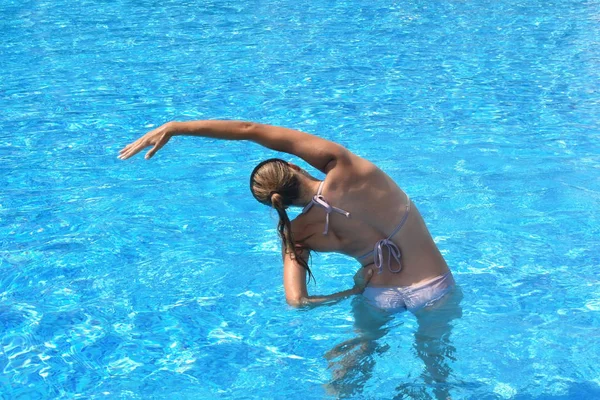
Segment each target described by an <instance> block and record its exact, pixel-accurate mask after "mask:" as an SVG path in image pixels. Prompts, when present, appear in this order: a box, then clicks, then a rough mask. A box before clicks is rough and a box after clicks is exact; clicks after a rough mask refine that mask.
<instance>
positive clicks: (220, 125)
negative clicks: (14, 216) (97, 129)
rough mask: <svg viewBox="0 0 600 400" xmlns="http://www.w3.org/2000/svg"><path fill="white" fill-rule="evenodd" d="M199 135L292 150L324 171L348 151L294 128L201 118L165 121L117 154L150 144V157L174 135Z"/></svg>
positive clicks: (125, 156)
mask: <svg viewBox="0 0 600 400" xmlns="http://www.w3.org/2000/svg"><path fill="white" fill-rule="evenodd" d="M178 135H189V136H202V137H207V138H214V139H222V140H250V141H253V142H255V143H258V144H260V145H262V146H264V147H267V148H269V149H272V150H276V151H281V152H284V153H288V154H293V155H295V156H298V157H300V158H302V159H303V160H304V161H306V162H307V163H309V164H310V165H312V166H313V167H315V168H317V169H318V170H320V171H322V172H324V173H327V172H329V171H330V170H331V169H332V168H333V167H334V166H335V165H337V164H338V162H348V161H349V159H350V155H351V153H350V152H349V151H348V150H347V149H346V148H344V147H343V146H341V145H339V144H337V143H334V142H331V141H329V140H325V139H323V138H319V137H317V136H314V135H311V134H309V133H306V132H302V131H298V130H295V129H289V128H283V127H279V126H274V125H266V124H259V123H254V122H244V121H223V120H204V121H188V122H168V123H166V124H164V125H162V126H160V127H158V128H156V129H154V130H152V131H150V132H148V133H147V134H145V135H144V136H142V137H141V138H139V139H138V140H136V141H135V142H133V143H131V144H129V145H127V146H125V148H123V149H122V150H121V151H120V154H119V158H121V159H122V160H126V159H128V158H130V157H132V156H134V155H136V154H137V153H139V152H140V151H142V150H143V149H145V148H147V147H149V146H152V149H150V151H148V153H147V154H146V159H149V158H151V157H152V156H154V154H156V152H157V151H158V150H160V149H161V148H162V147H163V146H164V145H165V144H167V142H168V141H169V140H170V139H171V138H172V137H173V136H178Z"/></svg>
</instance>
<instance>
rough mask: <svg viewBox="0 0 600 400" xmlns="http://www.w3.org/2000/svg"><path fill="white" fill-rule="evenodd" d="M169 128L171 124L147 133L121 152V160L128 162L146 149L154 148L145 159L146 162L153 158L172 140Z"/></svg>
mask: <svg viewBox="0 0 600 400" xmlns="http://www.w3.org/2000/svg"><path fill="white" fill-rule="evenodd" d="M169 127H170V125H169V123H166V124H164V125H161V126H159V127H158V128H156V129H154V130H151V131H150V132H148V133H146V134H145V135H144V136H142V137H141V138H139V139H138V140H136V141H135V142H133V143H130V144H128V145H127V146H125V147H124V148H123V149H122V150H121V151H119V158H120V159H121V160H127V159H128V158H129V157H133V156H135V155H136V154H137V153H139V152H140V151H142V150H144V149H145V148H146V147H149V146H154V147H152V149H150V151H149V152H148V153H146V157H145V158H146V160H148V159H150V158H152V156H154V154H156V152H157V151H158V150H160V149H161V148H162V147H163V146H164V145H165V144H167V142H168V141H169V139H171V137H172V136H173V134H172V132H171V130H170V129H169Z"/></svg>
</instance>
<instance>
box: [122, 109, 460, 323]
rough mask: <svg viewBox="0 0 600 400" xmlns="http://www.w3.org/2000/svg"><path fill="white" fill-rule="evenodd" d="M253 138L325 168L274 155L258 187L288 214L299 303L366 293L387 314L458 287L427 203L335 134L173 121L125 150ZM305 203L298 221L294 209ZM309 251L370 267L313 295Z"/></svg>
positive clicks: (283, 232) (288, 245)
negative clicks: (429, 221)
mask: <svg viewBox="0 0 600 400" xmlns="http://www.w3.org/2000/svg"><path fill="white" fill-rule="evenodd" d="M176 135H192V136H203V137H209V138H215V139H225V140H251V141H253V142H256V143H258V144H260V145H262V146H264V147H267V148H269V149H273V150H276V151H280V152H285V153H289V154H293V155H295V156H298V157H300V158H302V159H303V160H305V161H306V162H307V163H309V164H310V165H312V166H313V167H314V168H316V169H318V170H320V171H321V172H323V173H324V174H326V177H325V179H324V180H323V181H319V180H317V179H315V178H314V177H312V176H311V175H309V174H308V173H307V172H305V171H304V170H302V169H301V168H299V167H298V166H296V165H294V164H292V163H288V162H286V161H283V160H280V159H270V160H266V161H263V162H261V163H260V164H258V165H257V166H256V168H255V169H254V171H253V172H252V174H251V176H250V189H251V191H252V194H253V195H254V197H255V198H256V199H257V200H258V201H259V202H261V203H263V204H265V205H268V206H271V207H273V208H274V209H275V210H277V213H278V214H279V225H278V231H279V234H280V236H281V239H282V243H283V281H284V288H285V297H286V300H287V302H288V303H289V304H290V305H292V306H296V307H299V306H306V305H317V304H321V303H325V302H331V301H337V300H340V299H343V298H345V297H348V296H351V295H355V294H360V293H362V294H363V296H364V298H365V299H366V300H367V302H368V303H370V304H371V305H372V306H375V307H376V308H377V309H380V310H384V311H387V312H392V313H393V312H398V311H404V310H409V311H412V312H417V311H418V310H421V309H424V308H426V307H428V306H431V305H433V304H434V303H435V302H436V301H439V300H440V299H442V298H443V297H444V296H446V295H447V294H448V293H450V292H452V289H453V288H454V286H455V283H454V279H453V277H452V274H451V272H450V270H449V269H448V266H447V265H446V262H445V261H444V258H443V257H442V255H441V254H440V251H439V250H438V248H437V246H436V244H435V243H434V241H433V239H432V237H431V235H430V234H429V231H428V230H427V227H426V226H425V222H424V221H423V218H422V217H421V214H420V213H419V210H418V209H417V208H416V207H415V205H414V204H413V203H412V202H411V200H410V199H409V197H408V196H407V195H406V194H405V193H404V192H403V191H402V190H401V189H400V188H399V187H398V186H397V185H396V184H395V183H394V181H393V180H392V179H391V178H390V177H389V176H388V175H386V174H385V173H384V172H383V171H381V170H380V169H379V168H377V167H376V166H375V165H374V164H372V163H371V162H369V161H367V160H365V159H363V158H361V157H358V156H357V155H355V154H353V153H351V152H350V151H348V150H347V149H346V148H344V147H343V146H341V145H339V144H336V143H333V142H331V141H328V140H325V139H322V138H319V137H316V136H313V135H310V134H308V133H305V132H300V131H297V130H293V129H287V128H282V127H277V126H270V125H264V124H258V123H251V122H239V121H191V122H169V123H167V124H164V125H162V126H161V127H159V128H157V129H154V130H152V131H150V132H148V133H147V134H146V135H144V136H143V137H141V138H140V139H138V140H137V141H135V142H133V143H131V144H129V145H128V146H126V147H125V148H124V149H122V150H121V152H120V155H119V158H121V159H122V160H125V159H128V158H130V157H132V156H134V155H135V154H137V153H139V152H140V151H142V150H143V149H145V148H147V147H149V146H152V149H150V151H148V153H147V154H146V159H149V158H151V157H152V156H154V154H156V152H157V151H158V150H160V149H161V148H162V147H163V146H164V145H165V144H166V143H167V142H168V141H169V140H170V139H171V137H173V136H176ZM289 206H298V207H304V209H303V211H302V213H301V214H300V215H299V216H298V217H297V218H295V219H294V220H293V221H290V220H289V218H288V215H287V212H286V209H287V207H289ZM310 251H323V252H330V251H335V252H339V253H342V254H345V255H348V256H352V257H354V258H356V260H357V261H358V262H359V263H360V264H361V265H362V268H361V269H360V270H359V271H358V272H357V274H356V275H355V277H354V280H355V285H354V287H353V288H352V289H349V290H346V291H342V292H339V293H334V294H331V295H328V296H310V295H309V294H308V291H307V286H306V282H307V275H308V277H309V278H310V277H312V272H311V270H310V268H309V266H308V258H309V253H310Z"/></svg>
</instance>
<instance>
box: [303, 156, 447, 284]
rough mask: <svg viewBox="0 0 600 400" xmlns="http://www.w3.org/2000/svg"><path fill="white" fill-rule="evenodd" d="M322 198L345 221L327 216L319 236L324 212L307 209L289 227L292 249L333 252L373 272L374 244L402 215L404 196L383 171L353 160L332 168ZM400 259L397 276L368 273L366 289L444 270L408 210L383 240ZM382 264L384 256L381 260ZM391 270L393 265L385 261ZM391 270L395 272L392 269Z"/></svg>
mask: <svg viewBox="0 0 600 400" xmlns="http://www.w3.org/2000/svg"><path fill="white" fill-rule="evenodd" d="M322 194H323V196H324V198H325V199H326V200H327V202H329V203H330V204H331V205H332V206H335V207H338V208H341V209H343V210H346V211H349V212H350V214H351V216H350V217H349V218H346V217H345V216H344V215H340V214H335V213H332V214H331V215H330V222H329V230H328V233H327V234H326V235H324V234H323V230H324V225H325V214H326V212H325V210H324V209H322V208H319V207H312V208H311V209H310V210H309V211H308V212H306V213H302V214H300V215H299V216H298V217H297V218H296V219H294V220H293V221H292V231H293V232H294V237H295V239H296V241H297V243H298V244H300V245H303V246H306V247H308V248H309V249H311V250H314V251H319V252H339V253H342V254H345V255H348V256H351V257H354V258H357V260H358V261H359V262H360V263H361V264H362V265H363V266H365V267H367V266H370V267H371V268H372V267H373V255H372V254H368V255H367V256H366V257H364V258H360V259H358V258H359V257H360V256H362V255H365V254H366V253H369V252H372V251H373V248H374V245H375V243H377V241H379V240H381V239H385V238H388V236H389V235H390V234H391V233H392V232H393V231H394V230H395V228H396V227H397V225H398V224H399V223H400V221H401V220H402V218H403V216H404V214H405V213H406V207H405V206H406V204H407V201H410V200H408V198H407V196H406V194H405V193H404V192H403V191H402V190H401V189H400V188H399V187H398V185H396V183H395V182H394V181H393V180H392V179H391V178H390V177H389V176H388V175H387V174H385V173H384V172H383V171H381V170H380V169H379V168H377V167H376V166H375V165H374V164H372V163H371V162H369V161H367V160H365V159H363V158H360V157H358V156H356V155H354V154H351V155H350V156H349V159H348V160H347V161H345V162H343V163H340V164H337V165H336V166H334V167H333V168H332V169H331V170H330V171H329V172H328V173H327V176H326V178H325V183H324V186H323V193H322ZM389 239H390V240H391V241H392V242H394V243H395V244H396V246H398V248H399V249H400V250H401V253H402V271H401V272H399V273H392V272H391V271H390V270H389V269H388V268H384V269H383V271H382V273H381V274H377V273H376V271H374V272H375V273H374V275H373V278H372V279H371V281H370V286H409V285H413V284H417V283H419V282H422V281H425V280H428V279H431V278H433V277H436V276H439V275H442V274H444V273H446V272H447V271H448V266H447V264H446V262H445V261H444V258H443V257H442V255H441V253H440V252H439V250H438V248H437V246H436V245H435V243H434V241H433V239H432V237H431V235H430V233H429V231H428V229H427V227H426V225H425V222H424V221H423V218H422V217H421V214H420V213H419V210H418V209H417V208H416V207H415V206H414V204H413V205H411V210H410V212H409V214H408V217H407V219H406V221H405V223H404V225H403V226H402V228H401V229H400V231H399V232H398V233H396V234H395V235H394V236H392V237H390V238H389ZM384 257H385V260H384V261H385V263H386V264H387V262H388V260H387V257H388V256H387V255H385V254H384ZM389 261H390V263H391V265H394V263H396V262H395V261H394V260H389ZM394 267H397V263H396V265H395V266H394Z"/></svg>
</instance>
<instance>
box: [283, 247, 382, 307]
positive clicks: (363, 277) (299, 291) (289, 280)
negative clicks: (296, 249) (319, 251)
mask: <svg viewBox="0 0 600 400" xmlns="http://www.w3.org/2000/svg"><path fill="white" fill-rule="evenodd" d="M301 256H303V257H306V258H308V250H304V252H303V253H302V255H301ZM306 275H307V273H306V269H304V267H302V265H300V263H299V262H297V261H296V260H295V259H293V258H292V255H291V254H286V253H284V254H283V287H284V290H285V300H286V301H287V303H288V304H289V305H290V306H293V307H313V306H318V305H322V304H334V303H337V302H338V301H340V300H343V299H345V298H346V297H349V296H353V295H355V294H360V293H362V292H363V291H364V290H365V287H366V286H367V284H368V283H369V280H370V279H371V277H372V276H373V270H372V269H371V268H369V269H367V270H365V269H364V268H361V269H360V270H359V271H358V272H357V273H356V274H355V275H354V286H353V287H352V288H351V289H348V290H344V291H341V292H337V293H333V294H330V295H324V296H309V295H308V289H307V287H306Z"/></svg>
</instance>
